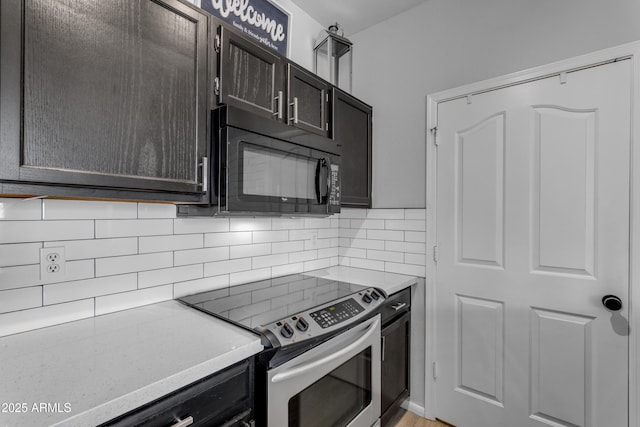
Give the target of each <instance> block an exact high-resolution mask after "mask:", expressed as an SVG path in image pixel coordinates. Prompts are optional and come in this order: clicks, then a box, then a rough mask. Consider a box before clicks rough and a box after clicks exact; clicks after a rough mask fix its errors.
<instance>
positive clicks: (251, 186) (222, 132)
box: [178, 105, 341, 216]
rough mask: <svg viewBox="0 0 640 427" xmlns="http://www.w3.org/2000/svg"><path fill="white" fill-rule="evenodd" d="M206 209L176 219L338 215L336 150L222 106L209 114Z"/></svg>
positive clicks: (182, 209) (182, 210)
mask: <svg viewBox="0 0 640 427" xmlns="http://www.w3.org/2000/svg"><path fill="white" fill-rule="evenodd" d="M211 125H212V145H211V161H210V168H209V169H210V176H209V189H208V191H210V196H211V201H212V203H211V205H209V206H202V205H179V206H178V215H179V216H203V215H221V216H230V215H274V216H304V215H314V216H328V215H331V214H334V213H338V212H340V152H341V150H340V147H339V146H338V145H337V144H336V143H335V142H334V141H333V140H332V139H329V138H326V137H323V136H319V135H315V134H312V133H309V132H307V131H304V130H301V129H298V128H295V127H292V126H288V125H286V124H284V123H282V122H278V121H276V120H269V119H268V118H263V117H259V116H256V115H255V114H252V113H250V112H248V111H245V110H242V109H239V108H235V107H233V106H229V105H224V106H221V107H219V108H217V109H215V110H213V111H212V117H211Z"/></svg>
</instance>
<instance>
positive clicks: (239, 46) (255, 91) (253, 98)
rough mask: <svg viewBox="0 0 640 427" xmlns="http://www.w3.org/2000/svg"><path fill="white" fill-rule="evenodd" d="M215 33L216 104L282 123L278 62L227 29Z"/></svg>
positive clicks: (280, 65)
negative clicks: (217, 47)
mask: <svg viewBox="0 0 640 427" xmlns="http://www.w3.org/2000/svg"><path fill="white" fill-rule="evenodd" d="M218 31H219V33H218V37H219V40H220V46H219V51H220V54H219V57H218V64H219V67H220V73H219V79H220V81H219V103H222V104H229V105H234V106H237V107H239V108H243V109H248V110H250V111H252V112H254V113H257V114H259V115H261V116H264V117H269V118H275V119H278V120H284V119H285V106H284V102H285V99H284V75H283V73H284V71H283V68H282V59H281V58H280V57H279V56H278V55H276V54H275V53H273V52H270V51H268V50H266V49H264V48H262V47H261V46H259V45H257V44H255V43H252V42H251V41H249V40H247V39H245V38H244V36H241V35H240V34H237V33H236V32H235V31H233V30H231V29H228V28H225V27H222V26H220V27H219V29H218Z"/></svg>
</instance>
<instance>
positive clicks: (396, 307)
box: [391, 302, 407, 311]
mask: <svg viewBox="0 0 640 427" xmlns="http://www.w3.org/2000/svg"><path fill="white" fill-rule="evenodd" d="M406 306H407V303H406V302H399V303H396V304H393V305H392V306H391V308H393V309H394V310H395V311H398V310H400V309H402V308H404V307H406Z"/></svg>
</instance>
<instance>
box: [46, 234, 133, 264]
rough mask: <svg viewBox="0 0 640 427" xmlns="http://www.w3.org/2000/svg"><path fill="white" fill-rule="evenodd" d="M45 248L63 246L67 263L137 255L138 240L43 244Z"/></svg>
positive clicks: (76, 241)
mask: <svg viewBox="0 0 640 427" xmlns="http://www.w3.org/2000/svg"><path fill="white" fill-rule="evenodd" d="M44 246H45V247H57V246H63V247H64V248H65V255H66V258H67V261H70V260H78V259H90V258H104V257H110V256H120V255H135V254H137V253H138V238H136V237H124V238H119V239H90V240H70V241H66V242H65V241H53V242H45V244H44ZM38 262H39V261H38Z"/></svg>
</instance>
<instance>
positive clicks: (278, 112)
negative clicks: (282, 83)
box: [273, 90, 283, 120]
mask: <svg viewBox="0 0 640 427" xmlns="http://www.w3.org/2000/svg"><path fill="white" fill-rule="evenodd" d="M282 95H283V93H282V91H281V90H279V91H278V96H276V98H275V101H276V112H275V113H273V115H274V116H276V117H277V118H278V120H282V101H283V96H282Z"/></svg>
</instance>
